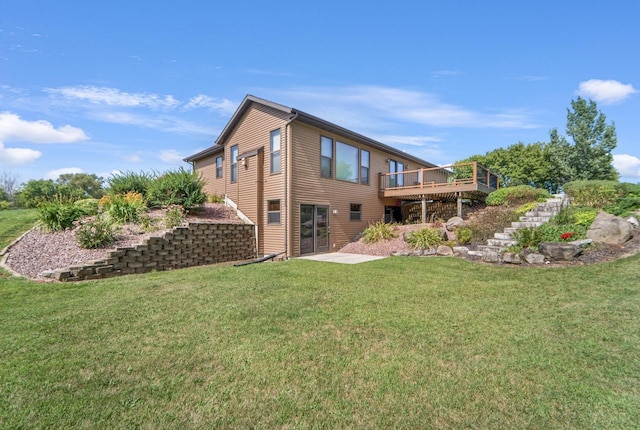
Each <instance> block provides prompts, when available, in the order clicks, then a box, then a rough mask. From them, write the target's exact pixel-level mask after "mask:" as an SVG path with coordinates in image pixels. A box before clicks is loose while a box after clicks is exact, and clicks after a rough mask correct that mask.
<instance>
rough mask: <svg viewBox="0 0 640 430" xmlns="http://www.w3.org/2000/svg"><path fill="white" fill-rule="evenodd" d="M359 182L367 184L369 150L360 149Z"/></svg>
mask: <svg viewBox="0 0 640 430" xmlns="http://www.w3.org/2000/svg"><path fill="white" fill-rule="evenodd" d="M360 183H361V184H362V185H369V151H365V150H364V149H363V150H361V151H360Z"/></svg>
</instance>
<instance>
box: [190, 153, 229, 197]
mask: <svg viewBox="0 0 640 430" xmlns="http://www.w3.org/2000/svg"><path fill="white" fill-rule="evenodd" d="M221 155H222V153H220V154H216V155H214V156H211V157H207V158H203V159H202V160H198V161H196V162H195V163H194V164H195V171H196V172H197V173H199V174H200V175H202V178H203V179H204V180H205V185H204V192H205V193H206V194H207V196H211V195H214V194H215V195H218V196H224V194H225V182H224V162H223V167H222V172H223V177H222V178H216V158H217V157H219V156H221Z"/></svg>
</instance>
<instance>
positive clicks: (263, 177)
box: [196, 103, 288, 254]
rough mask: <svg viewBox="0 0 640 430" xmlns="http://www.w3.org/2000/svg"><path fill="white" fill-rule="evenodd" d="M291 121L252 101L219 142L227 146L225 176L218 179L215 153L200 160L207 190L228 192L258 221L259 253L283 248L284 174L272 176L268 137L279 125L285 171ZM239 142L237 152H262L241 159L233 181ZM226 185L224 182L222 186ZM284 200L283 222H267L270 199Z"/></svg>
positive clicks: (198, 164) (220, 192)
mask: <svg viewBox="0 0 640 430" xmlns="http://www.w3.org/2000/svg"><path fill="white" fill-rule="evenodd" d="M287 120H288V117H287V115H286V114H285V113H283V112H281V111H278V110H276V109H273V108H270V107H267V106H263V105H259V104H255V103H253V104H252V105H251V107H250V108H249V109H247V111H246V112H245V113H244V115H243V116H242V118H241V120H240V121H239V123H238V126H237V127H236V128H235V129H234V130H233V131H232V132H231V133H230V134H229V137H228V138H227V140H226V141H224V142H220V144H222V145H223V146H224V148H225V150H224V152H225V156H224V163H223V168H222V172H223V179H222V180H217V179H215V156H214V157H209V158H206V159H203V160H198V162H197V163H196V170H197V171H198V172H201V173H202V174H203V175H204V177H205V180H206V182H207V185H206V188H205V189H206V190H207V193H217V194H221V195H223V194H226V195H227V196H228V197H229V198H230V199H231V200H233V201H234V202H235V203H236V204H237V205H238V209H240V210H241V211H242V212H243V213H244V214H245V215H246V216H247V217H249V219H251V220H252V221H253V222H254V223H256V224H258V243H259V253H260V254H270V253H278V252H282V251H284V247H285V246H284V220H285V215H284V206H285V204H284V203H285V202H284V176H285V175H284V174H283V173H279V174H274V175H271V174H270V173H269V172H270V165H269V160H270V157H269V136H270V132H271V131H272V130H275V129H278V128H280V139H281V145H280V148H281V149H280V150H281V155H280V158H281V160H282V163H283V165H282V168H281V171H282V172H284V157H285V156H286V148H285V145H284V134H285V127H284V124H285V123H286V121H287ZM233 145H238V154H240V155H242V154H243V153H246V152H249V151H253V150H257V149H259V148H262V153H261V154H259V155H256V156H252V157H248V158H246V159H245V163H244V165H242V162H238V181H237V182H235V183H231V180H230V179H231V177H230V173H231V164H230V160H231V156H230V152H231V150H230V148H231V146H233ZM223 184H224V185H223ZM275 199H280V200H281V208H282V209H281V210H282V211H283V213H282V214H281V219H282V224H281V225H280V226H274V225H267V211H266V204H267V203H266V201H267V200H275Z"/></svg>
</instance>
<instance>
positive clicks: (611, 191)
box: [562, 181, 626, 208]
mask: <svg viewBox="0 0 640 430" xmlns="http://www.w3.org/2000/svg"><path fill="white" fill-rule="evenodd" d="M562 188H563V189H564V192H565V193H567V195H568V196H569V197H570V198H571V201H572V202H573V203H574V204H576V205H579V206H588V207H591V208H604V207H605V206H609V205H613V204H615V202H616V201H617V200H618V199H620V198H621V197H623V196H624V195H625V193H626V191H625V188H626V187H625V186H623V185H622V184H621V183H620V182H616V181H573V182H568V183H566V184H564V185H563V186H562Z"/></svg>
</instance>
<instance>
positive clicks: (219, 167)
mask: <svg viewBox="0 0 640 430" xmlns="http://www.w3.org/2000/svg"><path fill="white" fill-rule="evenodd" d="M216 178H218V179H219V178H222V155H221V156H219V157H216Z"/></svg>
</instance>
